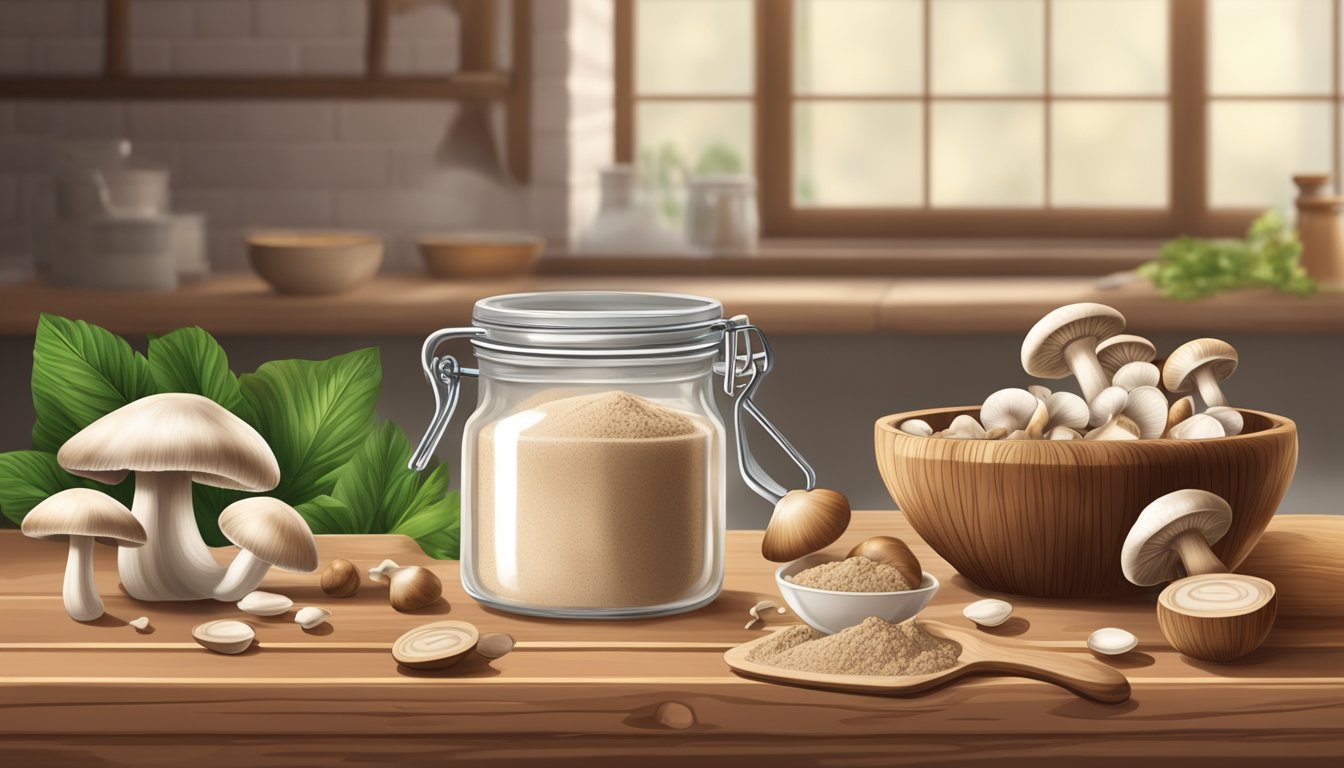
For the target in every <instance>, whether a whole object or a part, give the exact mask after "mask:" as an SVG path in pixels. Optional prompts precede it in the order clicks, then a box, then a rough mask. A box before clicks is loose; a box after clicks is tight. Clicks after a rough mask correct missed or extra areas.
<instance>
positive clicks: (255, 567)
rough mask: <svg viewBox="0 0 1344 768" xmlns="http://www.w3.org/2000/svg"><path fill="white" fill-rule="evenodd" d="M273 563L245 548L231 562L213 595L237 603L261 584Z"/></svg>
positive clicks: (224, 600) (218, 598)
mask: <svg viewBox="0 0 1344 768" xmlns="http://www.w3.org/2000/svg"><path fill="white" fill-rule="evenodd" d="M270 569H271V564H270V563H268V562H266V561H265V560H262V559H261V558H259V557H257V556H256V555H254V554H252V553H251V552H249V551H247V550H246V549H244V550H243V551H242V552H239V553H238V556H237V557H235V558H233V562H232V563H229V570H228V572H227V573H225V574H224V578H223V580H222V581H220V582H219V585H218V586H216V587H215V588H214V590H213V592H212V593H211V595H210V596H211V597H213V598H214V599H216V600H221V601H223V602H226V603H236V602H238V601H239V600H242V599H243V597H245V596H246V595H247V594H248V593H249V592H252V591H253V590H255V589H256V588H257V587H259V586H261V580H262V579H264V578H266V572H267V571H269V570H270Z"/></svg>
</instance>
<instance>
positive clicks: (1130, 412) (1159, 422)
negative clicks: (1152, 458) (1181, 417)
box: [1121, 387, 1167, 440]
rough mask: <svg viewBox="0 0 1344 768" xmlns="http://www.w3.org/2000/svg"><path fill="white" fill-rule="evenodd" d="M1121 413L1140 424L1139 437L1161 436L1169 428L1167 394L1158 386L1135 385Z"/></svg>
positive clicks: (1151, 437) (1149, 438)
mask: <svg viewBox="0 0 1344 768" xmlns="http://www.w3.org/2000/svg"><path fill="white" fill-rule="evenodd" d="M1121 413H1123V414H1124V415H1126V416H1128V417H1129V418H1131V419H1133V420H1134V423H1135V424H1138V425H1139V437H1141V438H1143V439H1145V440H1151V439H1153V438H1156V437H1161V436H1162V433H1163V432H1164V431H1165V430H1166V428H1167V396H1166V395H1164V394H1162V390H1160V389H1158V388H1157V387H1135V388H1134V390H1133V391H1131V392H1130V393H1129V397H1128V399H1127V400H1126V401H1125V407H1124V410H1122V411H1121Z"/></svg>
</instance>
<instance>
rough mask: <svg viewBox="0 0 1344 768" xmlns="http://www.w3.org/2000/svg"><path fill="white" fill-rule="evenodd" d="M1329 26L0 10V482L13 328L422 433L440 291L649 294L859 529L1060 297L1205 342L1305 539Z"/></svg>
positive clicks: (1335, 379) (1324, 427) (1131, 20)
mask: <svg viewBox="0 0 1344 768" xmlns="http://www.w3.org/2000/svg"><path fill="white" fill-rule="evenodd" d="M1341 5H1342V3H1341V0H531V2H528V0H512V2H510V1H509V0H457V1H456V2H443V1H435V0H0V281H2V282H3V284H0V331H3V336H0V402H3V403H4V405H3V406H0V450H17V449H20V448H24V447H27V444H28V430H29V428H30V426H31V424H32V417H33V412H32V406H31V396H30V392H29V381H28V377H29V375H30V371H31V359H32V345H33V336H32V334H33V329H34V327H35V324H36V320H37V313H38V312H40V311H49V312H54V313H58V314H64V315H68V316H74V317H80V318H84V319H87V320H89V321H90V322H95V323H98V324H100V325H103V326H105V327H107V328H109V329H111V330H113V331H116V332H118V333H121V334H122V335H125V336H127V337H128V338H129V339H130V340H131V341H132V343H133V344H134V345H136V346H137V347H139V348H143V343H144V334H145V333H147V332H155V333H162V332H165V331H167V330H171V329H172V328H176V327H179V326H183V325H190V324H196V323H199V324H201V325H202V326H204V327H205V328H206V329H207V330H209V331H211V332H212V333H214V334H215V335H216V336H217V337H219V338H220V340H221V341H222V343H223V344H224V347H225V348H226V349H227V350H228V352H229V355H230V362H231V364H232V367H233V368H234V369H235V370H238V371H245V370H252V369H254V368H255V367H256V366H257V365H259V364H260V363H262V362H264V361H267V360H272V359H276V358H286V357H312V358H317V357H327V356H330V355H334V354H338V353H340V352H344V351H348V350H351V349H355V348H359V347H363V346H370V345H374V346H378V347H380V348H381V350H382V358H383V367H384V385H383V392H382V401H381V408H380V410H381V411H382V413H383V414H384V415H385V416H388V417H390V418H392V419H394V420H395V421H397V422H398V423H399V424H401V425H402V426H403V427H404V428H405V429H406V431H407V432H408V433H410V434H412V435H418V434H419V433H420V432H421V430H422V429H423V426H424V425H425V423H426V422H427V420H428V416H429V413H430V409H431V404H432V401H431V397H430V393H429V390H428V387H427V386H426V385H425V383H424V380H423V377H422V375H421V372H420V369H419V364H418V350H419V344H420V341H421V339H422V338H423V337H424V335H425V334H426V333H428V332H429V331H432V330H433V329H435V328H438V327H441V326H448V325H463V324H466V322H467V321H468V319H469V311H470V306H471V304H472V302H473V301H474V300H475V299H476V298H480V297H483V296H488V295H493V294H497V293H505V292H511V291H517V290H547V289H571V288H579V287H597V288H628V289H641V290H670V291H682V292H690V293H702V294H706V295H711V296H715V297H717V298H720V299H721V300H723V301H724V303H725V305H726V308H727V310H728V312H729V313H737V312H746V313H750V314H751V316H752V318H753V319H754V320H756V321H757V322H758V323H760V324H761V325H762V326H763V327H764V329H765V330H766V332H767V333H769V334H770V336H771V339H772V341H773V342H774V346H775V353H776V356H777V360H778V368H777V371H776V372H775V373H774V374H773V375H772V376H771V377H770V379H769V380H768V381H767V382H766V383H765V385H764V386H763V388H762V390H761V392H760V395H759V397H758V400H759V402H760V403H761V404H762V406H763V408H764V410H765V411H766V412H768V413H769V414H771V416H772V417H773V418H774V420H775V421H776V422H777V423H778V424H779V426H780V427H781V428H782V429H783V431H784V432H786V433H787V434H788V435H789V436H790V437H791V439H792V440H793V442H794V443H795V444H796V445H797V446H798V447H799V448H800V449H801V450H802V451H803V452H804V453H805V454H807V455H809V456H810V457H811V458H812V460H813V461H814V463H815V465H816V467H817V469H818V472H819V475H820V476H821V478H822V484H823V485H826V486H828V487H834V488H838V489H840V490H843V491H845V492H846V493H848V494H849V495H850V496H851V499H852V500H853V503H854V506H855V507H856V508H887V507H889V506H890V499H889V498H888V497H887V495H886V493H885V492H884V491H883V489H882V485H881V481H880V480H879V478H878V476H877V473H876V471H875V469H874V465H873V455H872V447H871V446H872V442H871V432H872V422H873V420H874V419H876V418H878V417H879V416H882V415H884V414H888V413H893V412H896V411H901V410H909V409H915V408H922V407H932V406H938V405H961V404H966V403H975V402H979V401H981V400H982V399H983V397H984V396H985V395H986V394H987V393H988V392H990V391H992V390H993V389H997V388H999V387H1003V386H1020V385H1024V384H1026V383H1027V381H1028V380H1027V377H1026V376H1025V375H1024V374H1023V373H1022V371H1021V367H1020V363H1019V360H1018V350H1019V345H1020V342H1021V337H1022V335H1023V334H1024V333H1025V332H1026V330H1027V329H1028V328H1029V327H1030V326H1031V324H1032V323H1033V322H1034V321H1035V320H1036V319H1037V318H1039V317H1040V316H1041V315H1043V314H1044V313H1045V312H1046V311H1048V310H1049V309H1051V308H1053V307H1054V306H1057V305H1059V304H1065V303H1069V302H1071V301H1080V300H1096V301H1104V302H1107V303H1112V304H1114V305H1115V306H1116V307H1118V308H1120V309H1121V310H1122V311H1124V312H1125V313H1126V315H1127V316H1128V317H1129V320H1130V324H1131V329H1132V330H1133V331H1134V332H1136V333H1141V334H1144V335H1146V336H1148V337H1149V338H1151V339H1152V340H1153V341H1154V342H1155V343H1156V344H1157V345H1158V348H1159V351H1160V353H1163V354H1164V353H1165V352H1167V351H1170V350H1171V349H1172V348H1174V347H1175V346H1176V345H1178V344H1179V343H1180V342H1182V341H1185V340H1187V339H1189V338H1194V337H1197V336H1218V337H1221V338H1225V339H1226V340H1228V341H1229V342H1231V343H1232V344H1233V345H1234V346H1236V348H1237V349H1238V350H1239V352H1240V354H1241V367H1240V369H1239V370H1238V372H1237V374H1236V377H1235V378H1234V379H1232V380H1231V381H1230V382H1229V383H1228V384H1227V385H1226V389H1227V391H1228V393H1229V397H1230V398H1231V399H1232V402H1233V404H1234V405H1243V406H1246V407H1253V408H1258V409H1263V410H1268V411H1273V412H1276V413H1281V414H1283V415H1286V416H1288V417H1290V418H1295V419H1297V420H1298V423H1299V427H1300V429H1301V462H1300V465H1299V470H1298V475H1297V480H1296V482H1295V484H1294V486H1293V489H1292V490H1291V491H1290V493H1289V496H1288V499H1287V501H1286V502H1285V509H1287V510H1291V511H1294V512H1322V513H1327V512H1328V513H1335V512H1339V511H1340V504H1339V501H1338V499H1339V498H1340V497H1341V491H1344V486H1342V485H1341V481H1340V479H1339V474H1338V468H1339V467H1340V466H1341V462H1344V438H1341V435H1342V434H1344V408H1341V405H1340V402H1339V393H1340V392H1341V391H1344V354H1342V353H1344V338H1342V336H1341V334H1344V298H1341V295H1340V294H1339V292H1338V290H1337V285H1338V284H1339V283H1340V282H1341V281H1342V280H1344V232H1342V231H1341V228H1340V226H1341V225H1340V220H1339V218H1338V217H1339V215H1340V209H1341V206H1342V205H1344V204H1341V202H1340V201H1339V200H1338V199H1337V198H1335V197H1333V194H1334V193H1333V191H1332V190H1333V189H1334V188H1335V187H1334V185H1333V184H1332V180H1333V179H1336V178H1338V177H1339V175H1340V171H1341V155H1344V152H1342V151H1341V144H1342V143H1344V119H1342V118H1341V114H1342V112H1341V110H1344V90H1342V88H1341V81H1342V80H1344V55H1342V53H1344V51H1342V45H1344V44H1342V43H1341V38H1342V37H1344V9H1342V8H1341ZM1295 176H1297V177H1298V178H1297V180H1296V182H1295V181H1294V177H1295ZM1266 213H1268V214H1269V218H1268V219H1264V220H1262V221H1263V224H1262V226H1263V227H1265V228H1267V229H1266V230H1262V231H1269V232H1271V233H1272V234H1273V237H1271V238H1270V241H1269V242H1270V244H1269V245H1266V244H1265V242H1263V241H1252V242H1245V241H1243V242H1241V243H1239V244H1233V245H1230V246H1226V247H1227V249H1228V250H1226V251H1208V250H1201V248H1203V247H1204V246H1203V245H1202V244H1201V243H1192V242H1185V243H1183V244H1178V245H1176V246H1173V247H1172V248H1170V249H1168V250H1167V251H1166V253H1167V254H1168V255H1169V256H1170V257H1172V258H1173V259H1174V261H1173V263H1174V265H1175V268H1173V269H1171V270H1168V271H1165V272H1161V273H1159V274H1158V278H1157V280H1156V284H1154V282H1152V281H1150V279H1149V277H1147V276H1143V277H1140V276H1138V275H1135V274H1134V272H1133V270H1134V269H1135V267H1137V266H1138V265H1140V264H1141V263H1144V262H1148V261H1151V260H1154V259H1157V258H1158V257H1159V249H1160V248H1161V246H1162V244H1163V243H1164V242H1167V241H1171V240H1172V239H1174V238H1177V237H1179V236H1192V237H1197V238H1201V239H1211V238H1241V237H1242V236H1243V235H1244V234H1245V233H1246V231H1247V228H1248V227H1250V226H1251V224H1252V222H1253V221H1255V220H1256V219H1257V218H1258V217H1260V216H1262V215H1264V214H1266ZM1294 228H1296V229H1298V230H1300V232H1301V241H1302V247H1303V252H1302V256H1301V263H1302V264H1303V265H1304V266H1305V268H1306V270H1307V272H1308V273H1310V277H1311V278H1313V279H1314V280H1315V282H1316V283H1317V284H1318V287H1317V289H1316V291H1315V293H1314V294H1313V295H1311V296H1309V297H1301V296H1298V295H1295V294H1296V293H1298V292H1302V291H1304V290H1306V289H1305V288H1304V287H1303V286H1304V282H1303V281H1301V280H1299V279H1296V278H1297V277H1300V275H1299V276H1292V275H1286V273H1284V272H1283V271H1282V270H1279V271H1275V269H1273V268H1270V267H1274V266H1276V265H1277V266H1282V263H1281V262H1280V261H1274V260H1275V259H1282V258H1283V255H1284V251H1283V250H1282V249H1279V250H1276V248H1278V247H1279V246H1280V245H1282V243H1283V242H1284V241H1283V240H1282V238H1279V235H1284V236H1286V234H1285V233H1288V232H1291V231H1292V230H1293V229H1294ZM1276 238H1279V239H1276ZM1209 253H1228V254H1232V255H1233V256H1235V259H1232V260H1231V261H1229V260H1228V259H1219V258H1210V257H1208V254H1209ZM1294 255H1295V252H1294ZM308 257H312V258H314V259H317V260H318V263H319V264H320V266H318V267H316V268H313V267H305V266H304V265H305V264H311V263H312V262H306V261H304V259H305V258H308ZM1229 259H1231V257H1229ZM296 265H297V266H296ZM1266 265H1269V266H1268V267H1267V266H1266ZM1196 278H1202V279H1204V281H1205V282H1203V283H1200V282H1199V281H1198V280H1197V279H1196ZM1242 283H1246V286H1244V287H1243V286H1242V285H1241V284H1242ZM1224 284H1226V285H1228V286H1233V287H1240V288H1241V289H1240V290H1234V291H1229V292H1226V293H1222V294H1221V295H1218V296H1214V297H1212V298H1202V299H1200V300H1198V301H1193V302H1183V301H1178V300H1176V299H1173V298H1165V297H1164V296H1163V293H1181V292H1183V291H1187V292H1188V291H1191V290H1194V291H1195V292H1199V291H1202V290H1204V286H1207V285H1217V286H1222V285H1224ZM1192 286H1193V288H1192ZM454 351H455V352H457V353H458V354H459V355H460V356H462V355H465V356H468V357H469V352H468V351H467V350H466V349H465V348H461V349H455V350H454ZM473 397H474V391H473V390H472V389H471V385H470V384H469V385H468V393H467V395H466V398H465V399H466V401H467V402H468V403H469V402H471V400H472V398H473ZM466 410H469V408H467V409H466ZM725 412H726V409H725ZM463 418H465V414H460V415H459V416H458V418H457V419H456V420H455V430H454V431H450V433H449V437H448V438H447V439H445V440H444V442H443V447H442V448H441V449H440V455H441V456H442V457H443V458H445V459H446V460H448V461H449V462H450V463H452V464H454V465H456V464H457V459H456V457H455V455H456V451H457V437H456V433H457V432H460V424H461V421H462V419H463ZM765 463H766V464H767V466H768V467H770V468H772V469H774V470H775V471H777V472H778V473H779V474H780V475H781V476H784V477H787V476H788V475H787V472H788V466H787V463H786V462H784V461H782V460H779V461H770V460H767V461H766V462H765ZM730 479H731V480H732V481H733V482H734V483H735V484H734V485H733V490H732V491H731V495H730V505H729V509H730V524H731V525H732V526H734V527H752V526H760V525H763V523H764V521H765V519H766V518H767V516H768V514H769V508H768V506H766V505H765V504H764V503H763V502H761V501H760V500H759V499H758V498H757V497H756V496H754V495H753V494H751V493H750V492H749V491H747V490H746V489H745V488H744V487H742V485H741V483H740V480H738V479H737V478H736V477H732V478H730Z"/></svg>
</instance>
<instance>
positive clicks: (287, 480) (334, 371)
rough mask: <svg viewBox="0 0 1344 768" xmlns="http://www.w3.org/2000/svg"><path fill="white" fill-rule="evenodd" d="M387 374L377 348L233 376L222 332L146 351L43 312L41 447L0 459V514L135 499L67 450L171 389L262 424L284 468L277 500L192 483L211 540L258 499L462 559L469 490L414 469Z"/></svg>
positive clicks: (36, 438) (38, 378)
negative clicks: (390, 401) (390, 418)
mask: <svg viewBox="0 0 1344 768" xmlns="http://www.w3.org/2000/svg"><path fill="white" fill-rule="evenodd" d="M381 383H382V366H381V364H380V362H379V358H378V350H377V349H362V350H358V351H355V352H350V353H348V354H344V355H339V356H337V357H333V358H331V359H329V360H319V361H314V360H276V361H273V362H269V363H266V364H264V365H262V366H261V367H259V368H258V369H257V370H256V371H255V372H253V373H245V374H243V375H241V376H236V375H234V373H233V372H232V371H231V370H230V369H229V359H228V356H227V355H226V354H225V352H224V349H223V348H222V347H221V346H220V345H219V343H218V342H217V341H215V339H214V337H212V336H211V335H210V334H208V333H206V332H205V331H204V330H202V329H200V328H196V327H189V328H179V329H178V330H176V331H173V332H172V333H169V334H167V335H165V336H150V337H149V349H148V354H147V355H142V354H140V353H139V352H137V351H135V350H134V349H132V348H131V345H130V344H128V343H127V342H126V341H125V340H124V339H122V338H121V337H119V336H116V335H114V334H112V333H109V332H108V331H106V330H104V329H102V328H99V327H98V326H96V325H90V324H88V323H85V322H83V321H81V320H69V319H66V318H63V317H57V316H54V315H43V316H42V318H41V320H40V321H39V323H38V327H37V339H36V343H35V345H34V347H33V378H32V390H33V407H34V409H35V411H36V414H37V420H36V423H34V425H33V448H32V450H26V451H11V452H9V453H3V454H0V512H3V514H4V516H5V517H6V518H7V519H8V520H10V521H12V522H13V523H15V524H18V523H20V522H22V520H23V517H24V515H26V514H28V511H29V510H31V509H32V508H33V507H34V506H35V505H36V504H37V503H38V502H40V501H42V500H43V499H45V498H46V497H48V496H50V495H51V494H53V493H57V492H59V491H62V490H65V489H67V488H75V487H87V488H96V489H98V490H101V491H104V492H106V493H108V494H110V495H112V496H113V497H115V498H117V499H118V500H119V501H121V502H122V503H123V504H126V505H127V506H129V505H130V503H131V497H132V495H133V486H132V483H133V482H134V478H133V477H129V478H127V479H126V480H125V481H124V482H122V483H121V484H120V485H116V486H106V485H102V484H99V483H96V482H94V481H92V480H86V479H84V478H79V477H75V476H74V475H71V474H69V473H68V472H66V471H64V470H62V469H61V468H60V465H59V464H57V462H56V451H57V450H59V449H60V447H61V445H62V444H63V443H64V442H65V441H66V440H68V439H69V438H70V437H71V436H73V435H74V434H75V433H76V432H79V431H80V430H82V429H83V428H84V427H86V426H88V425H89V424H90V423H92V422H93V421H95V420H96V419H98V418H101V417H102V416H104V415H106V414H108V413H111V412H112V411H115V410H116V409H118V408H120V407H121V406H123V405H126V404H127V403H129V402H132V401H134V400H138V399H140V398H142V397H146V396H148V395H153V394H157V393H163V392H188V393H192V394H197V395H203V396H205V397H208V398H210V399H211V400H214V401H215V402H217V403H219V404H220V405H222V406H224V407H225V408H228V409H229V410H230V411H232V412H233V413H234V414H236V415H237V416H238V417H239V418H241V419H243V420H244V421H246V422H247V423H249V424H251V425H252V426H253V427H254V428H256V430H257V431H258V432H259V433H260V434H261V435H262V437H264V438H265V439H266V442H267V443H268V444H269V445H270V447H271V451H272V452H273V453H274V454H275V457H276V460H277V462H278V463H279V465H280V485H279V486H277V487H276V488H275V489H274V490H272V491H269V492H267V493H266V494H249V493H245V492H242V491H232V490H226V489H221V488H213V487H210V486H204V485H195V486H193V499H192V501H193V505H194V507H195V511H196V524H197V527H198V528H199V529H200V531H201V537H202V538H203V539H204V540H205V542H206V543H207V544H210V545H211V546H222V545H225V544H227V543H228V541H227V540H226V539H225V538H224V536H223V535H222V534H221V533H220V532H219V525H218V519H219V514H220V512H222V511H223V510H224V508H225V507H226V506H228V505H229V504H232V503H233V502H235V501H237V500H239V499H242V498H245V497H247V496H253V495H268V496H274V497H276V498H278V499H281V500H283V501H285V502H286V503H288V504H290V505H291V506H293V507H294V508H295V509H297V510H298V511H299V514H301V515H303V517H304V519H306V520H307V521H308V525H309V526H310V527H311V528H312V530H313V532H314V533H319V534H321V533H400V534H405V535H407V536H410V537H411V538H413V539H415V540H416V541H417V542H419V544H420V547H421V549H423V550H424V551H425V552H426V553H427V554H429V555H431V556H433V557H437V558H456V557H457V555H458V535H459V530H458V505H459V500H458V494H457V492H456V491H449V490H448V468H447V467H446V466H444V465H438V466H435V467H433V468H432V469H429V470H427V471H426V472H425V473H423V474H422V473H418V472H413V471H411V470H410V469H408V468H407V466H406V465H407V462H408V461H409V460H410V456H411V444H410V442H409V441H408V440H407V438H406V435H405V434H404V433H403V432H402V431H401V429H400V428H399V427H397V426H396V425H395V424H392V423H391V422H387V421H381V422H380V421H379V420H378V419H377V418H376V416H375V414H374V406H375V404H376V403H377V400H378V390H379V388H380V386H381Z"/></svg>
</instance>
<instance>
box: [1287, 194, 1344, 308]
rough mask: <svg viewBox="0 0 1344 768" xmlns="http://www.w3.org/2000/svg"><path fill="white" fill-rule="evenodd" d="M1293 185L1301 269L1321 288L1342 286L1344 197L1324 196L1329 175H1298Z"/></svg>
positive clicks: (1343, 276)
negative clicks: (1296, 191) (1324, 286)
mask: <svg viewBox="0 0 1344 768" xmlns="http://www.w3.org/2000/svg"><path fill="white" fill-rule="evenodd" d="M1293 183H1294V184H1296V185H1297V189H1298V196H1297V232H1298V237H1299V238H1300V239H1301V240H1302V266H1303V267H1304V268H1305V269H1306V270H1307V274H1309V275H1311V276H1312V277H1313V278H1315V279H1316V280H1317V281H1318V282H1320V283H1321V284H1323V285H1344V197H1340V196H1338V195H1330V194H1327V193H1326V186H1327V185H1328V184H1329V183H1330V176H1329V175H1328V174H1324V173H1304V174H1298V175H1296V176H1294V177H1293Z"/></svg>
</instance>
